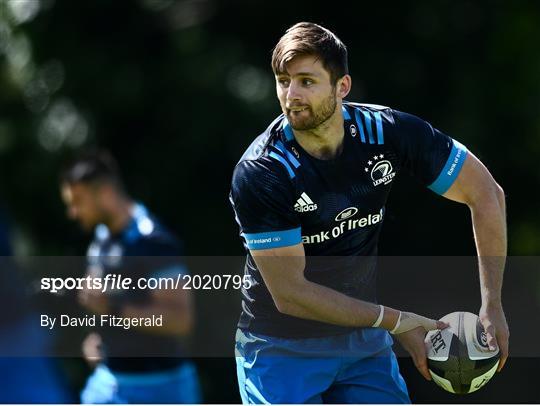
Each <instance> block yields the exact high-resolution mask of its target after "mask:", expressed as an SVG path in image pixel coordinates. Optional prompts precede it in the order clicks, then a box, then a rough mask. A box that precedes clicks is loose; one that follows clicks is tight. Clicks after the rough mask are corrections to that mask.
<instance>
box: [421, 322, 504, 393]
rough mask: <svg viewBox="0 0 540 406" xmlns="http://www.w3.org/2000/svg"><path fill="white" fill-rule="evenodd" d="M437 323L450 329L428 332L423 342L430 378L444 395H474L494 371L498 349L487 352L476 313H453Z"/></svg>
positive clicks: (497, 362) (485, 341)
mask: <svg viewBox="0 0 540 406" xmlns="http://www.w3.org/2000/svg"><path fill="white" fill-rule="evenodd" d="M441 320H442V321H445V322H447V323H449V324H450V327H448V328H446V329H444V330H433V331H430V332H428V334H427V335H426V339H425V344H426V351H427V358H428V368H429V372H430V374H431V377H432V378H433V381H434V382H435V383H436V384H437V385H439V386H440V387H441V388H443V389H444V390H446V391H448V392H451V393H458V394H466V393H472V392H475V391H477V390H478V389H480V388H482V387H483V386H484V385H485V384H486V383H487V382H488V381H489V380H490V379H491V378H492V377H493V375H494V374H495V372H496V371H497V367H498V365H499V358H500V356H499V348H496V349H495V350H494V351H490V350H489V346H488V344H487V338H486V333H485V332H484V329H483V327H482V324H481V323H480V319H479V318H478V316H477V315H476V314H473V313H469V312H454V313H450V314H447V315H446V316H444V317H443V318H442V319H441Z"/></svg>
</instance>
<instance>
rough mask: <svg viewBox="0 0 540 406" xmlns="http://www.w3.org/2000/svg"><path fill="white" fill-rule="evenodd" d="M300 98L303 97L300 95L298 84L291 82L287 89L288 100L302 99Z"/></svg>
mask: <svg viewBox="0 0 540 406" xmlns="http://www.w3.org/2000/svg"><path fill="white" fill-rule="evenodd" d="M300 98H301V95H300V89H299V87H298V85H297V84H295V83H294V82H291V83H290V84H289V88H288V89H287V100H290V101H298V100H300Z"/></svg>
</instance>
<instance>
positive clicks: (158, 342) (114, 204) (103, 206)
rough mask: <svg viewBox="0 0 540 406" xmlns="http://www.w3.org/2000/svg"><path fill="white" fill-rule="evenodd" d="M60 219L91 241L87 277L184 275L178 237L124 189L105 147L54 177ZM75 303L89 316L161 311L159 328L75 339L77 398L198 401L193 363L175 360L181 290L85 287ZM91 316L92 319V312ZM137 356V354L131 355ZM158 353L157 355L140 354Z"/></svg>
mask: <svg viewBox="0 0 540 406" xmlns="http://www.w3.org/2000/svg"><path fill="white" fill-rule="evenodd" d="M60 186H61V195H62V199H63V201H64V203H65V204H66V207H67V213H68V216H69V217H70V218H71V219H73V220H76V221H78V222H79V223H80V225H81V227H82V228H83V229H84V230H85V231H88V232H91V231H93V232H94V239H93V241H92V243H91V244H90V246H89V248H88V252H87V267H88V268H87V274H88V275H90V276H92V277H101V278H103V277H104V276H105V275H107V274H116V275H119V274H121V275H122V276H123V277H130V278H132V279H133V280H136V279H138V278H141V277H142V278H148V277H156V278H159V277H173V278H176V276H177V275H178V274H179V273H180V274H182V273H185V272H186V269H185V267H184V266H183V264H182V262H181V261H180V259H179V255H181V254H182V250H181V246H180V242H179V240H178V239H177V238H176V237H174V236H173V235H172V234H171V233H170V232H169V231H168V230H167V229H166V228H165V227H164V226H163V225H161V224H160V223H159V222H158V221H157V220H156V219H155V218H154V216H153V215H151V214H150V213H149V212H148V211H147V209H146V208H145V207H144V206H143V205H141V204H140V203H136V202H134V201H133V200H132V199H131V198H130V197H129V195H128V194H127V192H126V190H125V188H124V186H123V182H122V180H121V177H120V174H119V171H118V168H117V164H116V162H115V161H114V160H113V158H112V157H111V155H110V154H108V153H106V152H88V153H86V154H82V155H81V156H79V157H78V158H76V159H75V160H73V161H72V162H70V163H69V165H67V167H66V168H65V169H64V171H63V172H62V174H61V178H60ZM79 299H80V302H81V303H82V304H83V306H84V307H86V308H87V309H88V310H90V311H91V312H93V313H95V314H98V315H100V314H110V315H116V316H120V317H151V316H152V315H154V316H158V315H163V325H162V326H161V327H159V326H147V327H144V326H138V327H131V328H130V329H128V330H125V329H123V328H122V327H116V328H114V327H109V328H102V329H98V331H97V332H94V333H91V334H90V335H89V336H88V337H87V338H86V340H85V341H84V343H83V353H84V354H85V357H86V358H87V360H89V361H90V362H91V363H92V362H93V363H95V362H97V367H96V369H95V371H94V373H93V374H92V375H91V376H90V378H89V379H88V382H87V384H86V387H85V388H84V390H83V391H82V394H81V400H82V402H83V403H198V402H199V401H200V394H199V385H198V379H197V374H196V371H195V367H194V365H193V364H192V362H191V361H189V360H188V359H185V358H183V357H184V356H185V349H184V346H183V344H182V342H183V340H182V339H183V338H185V337H186V336H187V335H189V333H190V332H191V330H192V325H193V305H192V300H191V297H190V295H189V292H188V291H187V290H183V289H178V290H174V289H153V290H139V289H127V290H108V291H106V292H105V293H102V292H101V290H93V289H86V290H83V291H82V293H81V294H80V297H79ZM98 317H99V316H98ZM139 354H143V355H142V356H139V357H137V355H139ZM144 354H149V355H152V354H159V355H160V356H144Z"/></svg>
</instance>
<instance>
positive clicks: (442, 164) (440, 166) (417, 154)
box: [391, 110, 467, 195]
mask: <svg viewBox="0 0 540 406" xmlns="http://www.w3.org/2000/svg"><path fill="white" fill-rule="evenodd" d="M393 116H394V127H393V131H392V134H391V136H392V144H393V146H394V147H395V149H396V153H397V155H398V157H399V159H400V163H401V165H402V167H404V168H405V169H406V170H407V171H408V172H409V173H410V174H411V175H412V176H413V177H415V178H416V179H418V180H419V181H420V182H421V183H422V184H423V185H425V186H427V187H428V188H430V189H431V190H433V191H434V192H435V193H438V194H441V195H442V194H444V193H445V192H446V191H447V190H448V189H449V188H450V186H452V184H453V183H454V181H455V180H456V178H457V177H458V175H459V172H460V171H461V168H462V166H463V163H464V162H465V158H466V156H467V148H466V147H465V146H464V145H462V144H461V143H459V142H458V141H456V140H454V139H452V138H451V137H449V136H448V135H446V134H444V133H442V132H441V131H439V130H437V129H436V128H433V127H432V126H431V124H429V123H428V122H427V121H424V120H422V119H420V118H418V117H416V116H414V115H412V114H408V113H403V112H400V111H395V110H394V112H393Z"/></svg>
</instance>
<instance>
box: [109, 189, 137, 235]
mask: <svg viewBox="0 0 540 406" xmlns="http://www.w3.org/2000/svg"><path fill="white" fill-rule="evenodd" d="M133 204H134V203H133V202H132V201H131V200H130V199H128V198H123V197H122V198H119V201H118V203H117V204H116V205H114V208H113V209H112V210H111V213H110V215H109V218H108V219H107V221H106V222H105V224H106V225H107V228H108V229H109V231H110V232H111V234H118V233H120V232H122V231H123V230H124V229H125V228H126V227H127V226H128V225H129V223H130V221H131V218H132V211H133Z"/></svg>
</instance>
